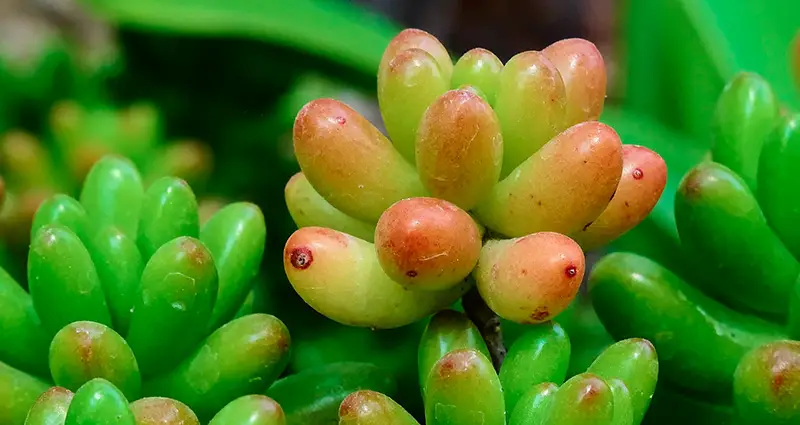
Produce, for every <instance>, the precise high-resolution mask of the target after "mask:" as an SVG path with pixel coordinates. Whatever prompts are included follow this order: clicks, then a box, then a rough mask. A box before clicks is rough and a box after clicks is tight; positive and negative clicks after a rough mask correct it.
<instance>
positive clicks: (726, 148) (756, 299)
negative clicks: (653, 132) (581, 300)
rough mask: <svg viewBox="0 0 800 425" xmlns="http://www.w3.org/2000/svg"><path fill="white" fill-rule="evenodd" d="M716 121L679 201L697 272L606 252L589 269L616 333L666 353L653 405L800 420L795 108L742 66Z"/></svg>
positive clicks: (763, 422) (723, 419) (754, 420)
mask: <svg viewBox="0 0 800 425" xmlns="http://www.w3.org/2000/svg"><path fill="white" fill-rule="evenodd" d="M712 128H713V136H714V144H713V146H712V149H711V155H710V158H709V159H708V160H705V161H703V162H702V163H700V164H697V165H696V166H695V167H694V168H693V169H691V170H690V171H689V172H688V173H687V174H686V175H685V176H684V177H683V179H682V181H681V184H680V187H679V189H678V191H677V194H676V197H675V219H676V223H677V229H678V233H679V235H680V240H681V245H682V249H683V250H684V251H685V253H686V254H687V255H686V257H687V258H689V259H690V264H689V266H690V267H687V268H686V269H687V270H675V271H671V270H668V269H666V268H664V267H662V266H661V265H659V264H657V263H655V262H653V261H651V260H649V259H647V258H645V257H642V256H638V255H634V254H630V253H615V254H611V255H609V256H607V257H605V258H603V259H602V260H601V261H600V262H599V263H598V264H597V266H596V268H595V269H594V270H593V272H592V273H591V276H590V280H589V287H590V293H591V297H592V301H593V304H594V306H595V309H596V311H597V313H598V316H599V317H600V319H601V320H602V322H603V324H604V325H605V327H606V328H607V329H608V331H609V332H610V333H611V334H612V335H613V336H614V337H616V338H629V337H633V336H636V337H643V338H648V339H650V340H651V341H652V342H653V344H654V345H655V347H656V348H657V349H658V350H659V352H660V353H669V355H664V356H663V358H662V360H661V367H662V371H663V380H662V382H664V383H665V386H664V389H663V391H662V390H661V389H659V391H658V392H657V393H656V401H655V402H654V403H655V404H659V403H658V400H659V399H660V398H663V399H664V400H665V402H664V403H663V405H664V407H666V409H673V410H675V409H676V406H677V402H676V403H675V404H676V406H671V404H672V402H670V401H668V400H680V399H684V400H686V399H690V400H692V403H693V407H692V408H689V410H691V411H693V412H696V413H697V414H696V416H697V417H703V418H706V420H707V421H708V422H698V423H730V422H733V421H736V423H740V424H744V425H756V424H757V425H773V424H774V425H777V424H781V425H784V424H787V425H788V424H794V423H798V422H800V283H798V282H800V280H798V277H799V276H800V231H798V227H797V223H798V221H800V201H799V199H800V186H798V184H797V182H798V181H800V169H798V167H797V163H798V161H800V115H798V114H797V113H795V112H791V111H788V110H786V109H785V108H782V107H781V106H780V103H779V100H778V99H777V97H776V95H775V93H773V91H772V89H771V87H770V85H769V84H768V83H767V82H766V81H765V80H763V79H762V78H761V77H760V76H758V75H755V74H752V73H740V74H738V75H736V76H735V77H734V78H733V79H732V80H731V81H730V82H729V83H728V84H727V86H726V87H725V89H724V90H723V92H722V94H721V96H720V98H719V100H718V103H717V109H716V113H715V118H714V123H713V127H712ZM662 394H663V396H662ZM683 404H684V405H685V404H686V403H683ZM698 420H699V419H698Z"/></svg>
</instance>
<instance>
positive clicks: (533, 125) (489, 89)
mask: <svg viewBox="0 0 800 425" xmlns="http://www.w3.org/2000/svg"><path fill="white" fill-rule="evenodd" d="M605 88H606V71H605V67H604V64H603V58H602V56H601V55H600V53H599V52H598V50H597V49H596V48H595V46H594V45H593V44H592V43H590V42H588V41H586V40H581V39H569V40H562V41H559V42H557V43H554V44H552V45H550V46H548V47H547V48H545V49H543V50H542V51H528V52H523V53H520V54H518V55H516V56H514V57H513V58H512V59H510V60H509V61H508V62H507V63H506V64H502V63H501V61H500V60H499V59H498V58H497V57H495V56H494V55H493V54H492V53H491V52H489V51H487V50H485V49H473V50H470V51H469V52H467V53H465V54H464V55H463V56H462V57H461V58H459V59H458V61H457V62H456V63H455V64H454V63H453V62H452V60H451V58H450V55H449V53H448V52H447V50H446V49H445V48H444V46H442V45H441V43H439V41H438V40H437V39H436V38H435V37H433V36H432V35H430V34H428V33H426V32H424V31H420V30H416V29H407V30H404V31H402V32H401V33H400V34H398V35H397V36H396V37H395V38H394V39H393V40H392V42H391V43H390V44H389V46H388V47H387V48H386V50H385V52H384V55H383V59H382V62H381V64H380V69H379V71H378V100H379V104H380V109H381V113H382V117H383V122H384V124H385V126H386V129H387V133H388V136H389V137H386V136H384V135H383V134H382V133H381V132H380V131H379V130H377V129H376V127H375V126H374V125H373V124H371V123H370V122H368V121H367V120H366V119H365V118H364V117H363V116H361V115H360V114H358V113H357V112H355V111H354V110H353V109H352V108H350V107H349V106H347V105H346V104H344V103H342V102H339V101H335V100H332V99H317V100H314V101H311V102H309V103H307V104H306V105H305V106H304V107H303V108H302V109H301V110H300V112H299V113H298V115H297V118H296V120H295V124H294V136H293V138H294V150H295V155H296V157H297V160H298V163H299V165H300V168H301V172H300V173H298V174H297V175H295V176H294V177H293V178H292V179H291V180H290V181H289V182H288V183H287V186H286V191H285V198H286V203H287V206H288V209H289V212H290V213H291V215H292V217H293V219H294V220H295V223H296V224H297V225H298V226H299V227H300V228H299V229H298V230H297V231H296V232H295V233H294V234H293V235H292V236H291V237H290V238H289V240H288V241H287V243H286V246H285V249H284V268H285V271H286V274H287V276H288V278H289V280H290V282H291V284H292V285H293V287H294V289H295V290H296V292H297V293H298V294H299V295H300V296H301V297H302V298H303V299H304V300H305V301H306V302H307V303H308V304H309V305H310V306H311V307H313V308H314V309H316V310H317V311H318V312H320V313H322V314H323V315H325V316H327V317H329V318H330V319H333V320H335V321H337V322H340V323H342V324H345V325H351V326H361V327H370V328H374V329H387V328H397V327H401V326H404V325H408V324H410V323H414V322H416V321H419V320H420V319H422V318H425V317H428V316H430V315H431V314H433V313H435V312H436V311H438V310H441V309H443V308H447V307H449V306H451V305H453V304H454V303H455V302H457V301H458V300H459V298H461V297H462V296H463V295H464V294H465V293H467V292H468V291H470V288H475V289H474V291H477V292H478V293H479V295H480V296H479V299H481V300H482V301H483V302H485V304H487V305H488V307H489V308H490V309H491V310H492V311H493V312H494V313H496V314H497V315H498V316H499V317H501V318H503V319H506V320H509V321H512V322H517V323H523V324H537V323H543V322H547V321H548V320H550V319H552V318H553V317H555V316H557V315H558V314H559V313H560V312H562V311H563V310H564V309H565V308H566V307H567V306H568V305H569V304H570V302H571V301H572V299H573V298H574V297H575V295H576V294H577V292H578V288H579V286H580V282H581V279H582V277H583V275H584V272H585V259H584V251H585V250H591V249H595V248H598V247H601V246H603V245H604V244H606V243H607V242H609V241H611V240H613V239H614V238H616V237H618V236H619V235H621V234H623V233H625V232H626V231H628V230H629V229H631V228H632V227H634V226H635V225H636V224H637V223H639V222H640V221H641V220H643V219H644V218H645V217H646V216H647V214H648V213H649V212H650V210H651V209H652V208H653V206H654V205H655V203H656V202H657V201H658V199H659V197H660V194H661V192H662V191H663V188H664V185H665V181H666V166H665V164H664V161H663V160H662V159H661V157H660V156H659V155H658V154H656V153H655V152H653V151H651V150H649V149H646V148H644V147H641V146H636V145H624V144H623V143H622V141H621V140H620V138H619V136H618V135H617V133H616V132H615V131H614V130H613V129H612V128H611V127H609V126H607V125H605V124H602V123H600V122H598V121H597V119H598V117H599V115H600V113H601V112H602V108H603V103H604V99H605ZM490 351H492V352H494V350H490ZM493 360H496V359H493Z"/></svg>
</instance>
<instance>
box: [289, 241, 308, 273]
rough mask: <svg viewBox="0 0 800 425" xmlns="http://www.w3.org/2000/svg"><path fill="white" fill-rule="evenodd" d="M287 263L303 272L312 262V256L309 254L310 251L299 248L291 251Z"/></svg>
mask: <svg viewBox="0 0 800 425" xmlns="http://www.w3.org/2000/svg"><path fill="white" fill-rule="evenodd" d="M289 261H290V262H291V263H292V266H293V267H294V268H296V269H299V270H305V269H307V268H308V267H309V266H311V263H313V262H314V255H313V254H312V253H311V250H310V249H308V248H306V247H304V246H301V247H299V248H295V249H293V250H292V253H291V255H290V257H289Z"/></svg>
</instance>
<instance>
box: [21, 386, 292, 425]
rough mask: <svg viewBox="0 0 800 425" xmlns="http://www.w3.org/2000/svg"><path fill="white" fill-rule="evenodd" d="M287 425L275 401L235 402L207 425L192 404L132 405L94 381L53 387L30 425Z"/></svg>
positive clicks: (153, 400) (154, 401) (159, 400)
mask: <svg viewBox="0 0 800 425" xmlns="http://www.w3.org/2000/svg"><path fill="white" fill-rule="evenodd" d="M201 423H204V424H205V423H207V424H208V425H284V424H285V423H286V422H285V417H284V412H283V410H282V409H281V407H280V405H278V404H277V403H276V402H275V401H274V400H272V399H271V398H269V397H267V396H264V395H245V396H241V397H237V398H234V399H233V400H232V401H231V402H230V403H228V404H226V405H225V407H223V408H222V409H221V410H220V411H219V412H218V413H217V414H216V415H214V416H213V417H212V418H211V420H210V421H208V422H201V420H200V419H199V418H198V416H197V415H196V414H195V413H194V411H192V409H191V408H190V407H189V406H187V405H186V404H184V403H182V402H180V401H178V400H175V399H172V398H167V397H145V398H140V399H138V400H136V401H133V402H129V400H128V399H127V398H126V396H125V394H124V393H123V392H122V391H121V390H120V389H119V388H117V387H116V386H115V385H114V384H112V383H111V382H109V381H107V380H105V379H103V378H94V379H92V380H89V381H87V382H86V383H84V384H83V385H81V386H80V387H79V388H78V389H77V391H75V392H72V391H70V390H68V389H66V388H63V387H52V388H50V389H48V390H47V391H46V392H44V393H43V394H42V395H41V396H40V397H39V398H38V399H37V400H36V403H35V404H34V405H33V406H32V407H31V409H30V411H29V412H28V414H27V416H26V418H25V423H24V425H53V424H64V425H84V424H93V425H111V424H119V425H200V424H201Z"/></svg>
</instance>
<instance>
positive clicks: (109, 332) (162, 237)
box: [0, 155, 290, 425]
mask: <svg viewBox="0 0 800 425" xmlns="http://www.w3.org/2000/svg"><path fill="white" fill-rule="evenodd" d="M29 231H30V232H31V244H30V249H29V252H28V267H27V281H28V288H27V291H26V290H25V288H23V287H22V286H20V285H19V284H18V283H17V282H16V281H15V280H14V279H13V278H12V277H11V276H10V275H9V274H8V273H6V272H5V271H4V270H2V269H0V306H2V308H0V335H2V336H3V340H4V341H5V342H4V343H3V344H2V345H0V362H2V363H0V424H3V425H17V424H21V423H22V420H24V418H25V415H26V413H27V411H28V408H29V407H30V406H31V404H32V403H33V402H34V400H36V397H38V395H39V394H41V393H42V392H44V391H45V390H47V388H49V387H50V386H53V385H55V386H59V387H63V388H65V389H67V390H70V391H78V393H77V394H80V390H79V388H82V385H84V384H86V383H87V382H89V381H91V380H92V379H94V378H103V379H104V380H106V381H107V382H109V383H110V384H112V385H113V386H114V387H115V388H118V389H119V391H121V393H122V394H124V396H125V397H126V398H127V399H128V400H131V401H134V400H138V399H139V398H141V397H169V398H173V399H175V400H177V401H180V402H181V403H184V404H186V405H187V406H189V407H190V408H191V409H192V410H194V412H195V413H196V414H197V416H198V417H199V418H200V419H201V420H208V419H209V418H210V417H211V416H213V415H214V414H215V413H217V411H219V410H220V409H221V408H222V407H223V406H225V405H226V404H227V403H229V402H231V401H232V400H234V399H236V398H238V397H240V396H244V395H248V394H255V393H258V392H263V391H264V390H266V388H267V387H269V385H270V384H271V383H272V381H274V380H275V379H276V378H277V377H278V376H279V375H280V374H281V373H282V371H283V370H284V368H285V367H286V365H287V363H288V357H289V345H290V336H289V333H288V330H287V329H286V327H285V326H284V324H283V323H282V322H281V321H280V320H279V319H277V318H275V317H273V316H271V315H267V314H258V313H252V314H249V313H250V312H249V311H248V305H247V304H246V303H245V300H246V298H247V297H248V294H250V293H251V291H252V290H253V285H254V278H255V277H256V275H257V273H258V272H259V270H260V266H261V260H262V256H263V252H264V245H265V241H266V228H265V222H264V216H263V215H262V213H261V210H260V209H259V208H258V207H257V206H255V205H253V204H251V203H246V202H238V203H232V204H229V205H226V206H224V207H222V208H221V209H219V210H218V211H217V212H215V213H214V214H213V215H212V216H211V217H210V218H209V219H208V220H207V221H206V222H205V223H203V224H202V225H201V223H200V219H199V213H198V205H197V200H196V199H195V195H194V193H193V191H192V189H191V187H190V186H189V185H188V184H187V183H186V182H185V181H184V180H182V179H179V178H177V177H162V178H159V179H157V180H155V181H154V182H152V183H151V184H149V185H145V184H143V182H142V177H141V176H140V174H139V171H138V170H137V168H136V167H135V166H134V165H133V163H132V162H131V161H130V160H128V159H126V158H124V157H121V156H116V155H112V156H105V157H103V158H102V159H100V160H99V161H97V162H96V163H95V164H94V166H93V167H92V168H91V170H90V171H89V173H88V175H87V177H86V179H85V181H84V183H83V186H82V190H81V192H80V197H79V198H78V199H75V198H72V197H70V196H68V195H65V194H58V195H54V196H51V197H49V198H47V199H46V200H45V201H44V202H42V204H41V206H40V207H39V208H38V210H37V211H36V214H35V216H34V218H33V225H32V226H31V228H30V229H29ZM77 397H78V395H76V399H77ZM109 420H110V419H109ZM77 423H87V422H77ZM109 423H110V422H109Z"/></svg>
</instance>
